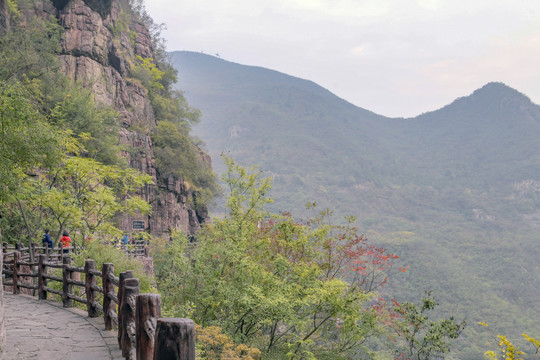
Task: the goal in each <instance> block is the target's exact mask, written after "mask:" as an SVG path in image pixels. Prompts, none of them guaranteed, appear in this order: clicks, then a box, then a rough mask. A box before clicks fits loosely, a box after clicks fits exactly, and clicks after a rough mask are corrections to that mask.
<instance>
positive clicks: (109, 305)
mask: <svg viewBox="0 0 540 360" xmlns="http://www.w3.org/2000/svg"><path fill="white" fill-rule="evenodd" d="M111 274H114V265H113V264H111V263H106V264H103V267H102V268H101V277H102V279H103V294H104V295H103V312H104V315H103V320H105V330H112V329H113V323H112V317H111V313H112V312H114V302H112V301H111V298H109V296H108V294H109V293H110V292H111V291H113V292H114V284H113V283H112V281H111V279H110V275H111Z"/></svg>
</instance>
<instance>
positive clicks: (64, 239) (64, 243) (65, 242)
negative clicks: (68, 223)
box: [60, 231, 71, 254]
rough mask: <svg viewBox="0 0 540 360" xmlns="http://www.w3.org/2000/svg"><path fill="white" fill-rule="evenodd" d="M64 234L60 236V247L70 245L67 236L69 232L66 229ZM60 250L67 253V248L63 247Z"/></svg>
mask: <svg viewBox="0 0 540 360" xmlns="http://www.w3.org/2000/svg"><path fill="white" fill-rule="evenodd" d="M63 235H64V236H62V237H61V238H60V243H61V244H62V248H67V247H70V246H71V238H70V237H69V233H68V232H67V231H64V234H63ZM62 252H63V253H64V254H67V253H68V252H69V249H63V250H62Z"/></svg>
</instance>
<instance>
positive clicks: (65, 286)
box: [62, 255, 73, 308]
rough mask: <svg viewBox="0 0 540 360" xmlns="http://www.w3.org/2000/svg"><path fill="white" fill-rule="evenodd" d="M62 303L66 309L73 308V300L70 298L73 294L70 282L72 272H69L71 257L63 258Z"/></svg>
mask: <svg viewBox="0 0 540 360" xmlns="http://www.w3.org/2000/svg"><path fill="white" fill-rule="evenodd" d="M62 264H63V265H64V267H63V269H62V303H63V304H64V307H66V308H69V307H72V306H73V300H72V299H71V298H70V297H69V295H71V294H72V291H71V289H72V287H73V285H71V284H70V283H69V282H68V281H69V280H71V270H68V268H67V267H68V266H69V265H70V264H71V257H70V256H69V255H66V256H64V257H63V258H62Z"/></svg>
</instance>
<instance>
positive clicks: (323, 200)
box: [171, 52, 540, 359]
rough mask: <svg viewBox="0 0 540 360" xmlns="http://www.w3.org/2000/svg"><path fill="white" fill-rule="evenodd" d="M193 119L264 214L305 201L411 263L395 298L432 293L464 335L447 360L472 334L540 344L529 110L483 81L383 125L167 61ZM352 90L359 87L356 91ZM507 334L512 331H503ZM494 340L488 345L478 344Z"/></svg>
mask: <svg viewBox="0 0 540 360" xmlns="http://www.w3.org/2000/svg"><path fill="white" fill-rule="evenodd" d="M171 56H172V62H173V64H175V66H176V67H177V68H178V69H179V88H180V89H182V90H184V91H185V96H186V98H187V99H188V100H189V102H190V103H191V104H192V105H193V106H195V107H198V108H200V109H201V110H202V112H203V117H202V122H201V124H200V125H199V126H198V128H197V129H195V132H196V133H197V134H198V135H199V136H200V137H201V138H202V139H203V140H204V141H205V142H206V143H207V147H208V150H209V152H210V154H211V155H212V157H213V158H214V165H215V168H216V169H217V170H218V171H219V170H220V164H219V160H218V157H219V154H220V153H221V152H225V153H229V155H230V156H232V157H233V158H234V159H235V160H237V161H238V162H239V163H241V164H247V165H249V164H258V165H259V166H260V168H261V170H263V171H265V173H266V174H267V175H268V176H272V178H273V182H274V185H273V195H274V198H275V199H276V203H275V205H274V206H275V209H276V210H291V211H292V212H293V213H295V214H297V215H298V214H299V215H301V216H302V215H303V204H305V203H306V202H309V201H317V202H318V203H320V204H321V205H322V206H329V207H330V208H332V209H334V210H336V212H337V213H338V214H346V213H348V214H353V215H356V216H358V217H359V221H360V228H361V229H362V230H363V231H365V232H366V234H367V235H368V237H369V238H370V239H371V240H373V241H375V242H377V243H382V244H385V245H386V246H388V247H391V248H392V249H393V250H394V251H395V252H396V253H398V254H400V255H401V256H402V259H403V261H404V262H405V263H407V264H410V265H411V271H410V272H408V273H407V274H406V275H404V276H402V277H401V278H399V283H397V282H396V283H395V284H392V286H393V289H394V291H396V294H397V296H398V297H400V298H403V299H411V298H414V297H416V298H418V297H419V296H420V295H421V293H422V292H423V289H433V290H434V291H435V293H436V294H437V295H439V297H440V298H441V302H442V303H443V304H444V309H445V310H446V311H450V312H452V313H454V314H456V315H457V316H458V317H460V316H461V317H467V318H468V320H469V322H470V323H471V324H472V325H471V326H470V327H469V329H468V330H467V338H466V339H465V340H464V342H463V343H462V344H463V348H462V349H461V350H460V352H459V353H458V354H457V355H454V356H455V358H459V359H481V358H483V356H482V353H483V351H485V350H486V349H485V346H484V345H482V344H485V343H486V342H487V341H488V339H489V336H490V335H489V334H488V332H487V331H480V329H477V328H475V325H474V324H475V323H476V322H477V321H486V322H488V323H490V325H491V326H492V328H493V329H495V330H494V331H500V332H504V333H507V334H509V333H511V332H515V331H518V333H517V334H516V335H519V334H520V332H519V331H521V332H530V333H531V334H534V333H536V334H538V333H540V326H539V325H538V322H537V321H534V319H538V318H540V276H538V274H537V271H536V270H538V267H539V266H538V260H537V259H538V258H539V255H540V251H539V249H538V246H537V244H538V242H540V147H539V144H540V142H539V141H538V139H540V107H539V106H538V105H536V104H533V103H532V102H531V101H530V100H529V99H528V98H527V97H526V96H524V95H523V94H521V93H519V92H518V91H516V90H514V89H511V88H510V87H508V86H506V85H504V84H501V83H489V84H487V85H485V86H484V87H482V88H481V89H478V90H476V91H475V92H473V93H472V94H471V95H469V96H466V97H463V98H459V99H457V100H455V101H454V102H453V103H451V104H449V105H448V106H445V107H444V108H442V109H439V110H437V111H433V112H430V113H425V114H422V115H420V116H418V117H415V118H409V119H402V118H400V119H391V118H386V117H383V116H380V115H377V114H375V113H373V112H370V111H368V110H365V109H361V108H358V107H356V106H354V105H352V104H350V103H348V102H346V101H344V100H342V99H340V98H339V97H337V96H335V95H333V94H331V93H330V92H328V91H327V90H325V89H323V88H321V87H320V86H318V85H316V84H314V83H313V82H310V81H306V80H302V79H298V78H294V77H291V76H288V75H285V74H282V73H279V72H276V71H271V70H268V69H263V68H258V67H250V66H243V65H239V64H234V63H231V62H227V61H224V60H222V59H219V58H215V57H212V56H208V55H205V54H200V53H192V52H175V53H172V54H171ZM360 86H365V85H360ZM509 324H512V325H509ZM491 335H493V334H491Z"/></svg>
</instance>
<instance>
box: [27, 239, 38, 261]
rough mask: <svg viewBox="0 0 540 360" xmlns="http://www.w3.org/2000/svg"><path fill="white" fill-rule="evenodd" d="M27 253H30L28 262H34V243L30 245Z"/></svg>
mask: <svg viewBox="0 0 540 360" xmlns="http://www.w3.org/2000/svg"><path fill="white" fill-rule="evenodd" d="M28 252H29V253H30V262H34V261H35V258H36V243H34V242H33V243H31V244H30V249H28Z"/></svg>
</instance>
